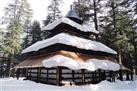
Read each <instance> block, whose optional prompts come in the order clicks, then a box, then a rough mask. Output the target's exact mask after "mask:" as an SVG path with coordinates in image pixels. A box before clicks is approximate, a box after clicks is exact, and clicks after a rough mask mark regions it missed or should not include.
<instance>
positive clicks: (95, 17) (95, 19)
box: [93, 0, 98, 31]
mask: <svg viewBox="0 0 137 91" xmlns="http://www.w3.org/2000/svg"><path fill="white" fill-rule="evenodd" d="M93 5H94V24H95V29H96V30H97V31H98V20H97V5H96V0H93Z"/></svg>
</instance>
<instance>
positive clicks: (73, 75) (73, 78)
mask: <svg viewBox="0 0 137 91" xmlns="http://www.w3.org/2000/svg"><path fill="white" fill-rule="evenodd" d="M72 81H73V82H74V83H75V71H74V70H72Z"/></svg>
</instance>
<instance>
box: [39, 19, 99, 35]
mask: <svg viewBox="0 0 137 91" xmlns="http://www.w3.org/2000/svg"><path fill="white" fill-rule="evenodd" d="M61 23H65V24H68V25H71V26H72V27H75V28H76V29H78V30H80V31H83V32H93V33H96V34H98V33H99V32H98V31H96V30H95V29H93V28H92V27H91V26H89V24H83V25H80V24H78V23H76V22H74V21H72V20H70V19H69V18H61V19H58V20H56V21H54V22H53V23H51V24H49V25H47V26H45V27H43V28H42V30H52V29H54V28H55V27H56V26H58V25H59V24H61ZM87 25H88V26H87Z"/></svg>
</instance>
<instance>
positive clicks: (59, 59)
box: [43, 55, 120, 71]
mask: <svg viewBox="0 0 137 91" xmlns="http://www.w3.org/2000/svg"><path fill="white" fill-rule="evenodd" d="M43 66H45V67H48V68H51V67H56V66H64V67H68V68H70V69H72V70H78V69H87V70H90V71H95V70H98V69H103V70H113V71H117V70H119V69H120V65H119V64H117V63H114V62H111V61H109V60H100V59H88V60H87V61H85V62H81V61H79V60H74V59H72V58H69V57H66V56H63V55H56V56H54V57H51V58H49V59H45V60H43Z"/></svg>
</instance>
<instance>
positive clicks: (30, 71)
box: [29, 68, 31, 79]
mask: <svg viewBox="0 0 137 91" xmlns="http://www.w3.org/2000/svg"><path fill="white" fill-rule="evenodd" d="M29 70H30V75H29V79H31V68H30V69H29Z"/></svg>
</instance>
